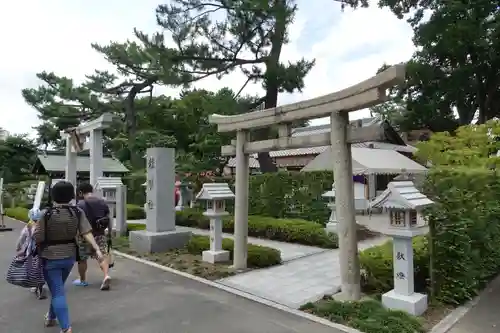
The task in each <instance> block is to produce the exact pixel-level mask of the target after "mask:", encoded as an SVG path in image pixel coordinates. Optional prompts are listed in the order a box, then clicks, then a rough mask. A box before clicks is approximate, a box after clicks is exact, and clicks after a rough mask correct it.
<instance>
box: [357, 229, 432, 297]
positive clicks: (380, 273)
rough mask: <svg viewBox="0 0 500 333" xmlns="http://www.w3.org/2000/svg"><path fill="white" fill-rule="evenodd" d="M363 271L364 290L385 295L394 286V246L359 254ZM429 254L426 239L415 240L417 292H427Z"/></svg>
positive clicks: (389, 245) (379, 247) (414, 262)
mask: <svg viewBox="0 0 500 333" xmlns="http://www.w3.org/2000/svg"><path fill="white" fill-rule="evenodd" d="M359 261H360V266H361V270H362V275H361V281H362V282H361V283H362V288H363V290H364V291H365V292H368V293H377V294H378V293H384V292H386V291H389V290H391V289H392V288H393V286H394V275H393V244H392V241H388V242H386V243H385V244H382V245H378V246H374V247H371V248H369V249H366V250H364V251H362V252H361V253H360V254H359ZM429 262H430V261H429V252H428V248H427V238H426V237H422V236H420V237H416V238H414V239H413V265H414V267H415V290H416V291H417V292H421V291H426V290H425V289H426V286H427V282H428V278H429Z"/></svg>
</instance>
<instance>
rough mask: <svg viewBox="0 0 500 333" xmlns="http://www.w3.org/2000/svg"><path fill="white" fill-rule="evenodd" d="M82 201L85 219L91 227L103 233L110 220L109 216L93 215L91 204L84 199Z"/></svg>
mask: <svg viewBox="0 0 500 333" xmlns="http://www.w3.org/2000/svg"><path fill="white" fill-rule="evenodd" d="M83 202H84V205H85V213H86V215H87V219H88V220H89V222H90V225H91V226H92V229H93V230H94V231H96V232H98V233H104V232H105V231H106V229H108V228H109V225H110V222H111V219H110V218H109V216H103V217H97V216H95V214H94V210H93V209H92V206H91V205H90V204H89V203H88V202H87V201H85V200H84V201H83Z"/></svg>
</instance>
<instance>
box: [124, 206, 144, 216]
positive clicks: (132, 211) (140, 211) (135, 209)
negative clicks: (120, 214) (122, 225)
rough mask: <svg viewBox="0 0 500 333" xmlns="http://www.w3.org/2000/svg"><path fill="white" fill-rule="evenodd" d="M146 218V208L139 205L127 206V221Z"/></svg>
mask: <svg viewBox="0 0 500 333" xmlns="http://www.w3.org/2000/svg"><path fill="white" fill-rule="evenodd" d="M145 218H146V212H145V211H144V208H143V207H141V206H138V205H132V204H128V205H127V220H142V219H145Z"/></svg>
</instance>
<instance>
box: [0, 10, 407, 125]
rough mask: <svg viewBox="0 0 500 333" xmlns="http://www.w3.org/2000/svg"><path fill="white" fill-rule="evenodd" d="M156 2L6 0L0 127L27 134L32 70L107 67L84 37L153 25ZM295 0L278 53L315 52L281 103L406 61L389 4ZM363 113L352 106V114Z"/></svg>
mask: <svg viewBox="0 0 500 333" xmlns="http://www.w3.org/2000/svg"><path fill="white" fill-rule="evenodd" d="M165 1H168V0H165ZM159 3H161V0H142V1H137V2H135V1H130V2H127V1H125V2H124V1H118V0H107V1H98V0H85V1H84V0H71V1H67V0H66V1H63V0H44V1H42V0H24V1H14V2H9V7H8V9H9V10H3V11H1V12H0V29H1V31H2V44H3V45H4V49H3V51H2V52H1V53H0V127H2V128H4V129H7V130H8V131H10V132H11V133H33V131H32V127H33V126H35V125H37V124H38V119H37V113H36V111H35V110H34V109H32V108H31V107H30V106H28V105H27V104H26V103H25V102H24V100H23V98H22V96H21V90H22V89H23V88H28V87H33V88H34V87H37V86H38V85H39V84H40V82H38V81H37V79H36V77H35V74H36V73H37V72H40V71H43V70H45V71H54V72H56V73H57V74H58V75H64V76H68V77H72V78H74V79H76V80H83V78H84V75H85V74H88V73H91V72H92V71H93V70H94V69H110V67H109V65H108V64H107V63H106V61H105V60H104V59H103V58H102V57H101V56H100V55H99V54H98V53H96V52H95V51H93V50H92V49H91V47H90V44H91V43H92V42H97V43H100V44H105V43H107V42H109V41H111V40H114V41H125V40H126V39H130V38H132V37H133V28H134V27H137V28H139V29H140V30H142V31H145V32H150V33H151V32H154V31H157V27H156V20H155V13H154V10H155V8H156V6H157V5H158V4H159ZM298 5H299V12H298V15H297V17H296V20H295V22H294V24H293V26H292V27H291V30H290V33H291V43H290V44H289V45H287V46H286V47H285V48H284V50H283V53H282V60H283V61H287V60H296V59H300V58H301V57H306V58H309V59H311V58H315V59H316V66H315V67H314V68H313V70H312V71H311V72H310V73H309V75H308V76H307V77H306V80H305V83H306V88H305V89H304V91H303V92H302V93H295V94H293V95H283V96H280V99H279V103H280V104H286V103H289V102H294V101H299V100H303V99H308V98H312V97H317V96H320V95H324V94H327V93H331V92H333V91H336V90H339V89H342V88H345V87H347V86H349V85H352V84H355V83H357V82H358V81H360V80H364V79H366V78H368V77H370V76H372V75H373V74H374V73H375V72H376V70H377V69H378V68H379V67H380V66H381V65H382V64H383V63H389V64H392V63H398V62H401V61H406V60H407V59H409V58H410V56H411V54H412V53H413V50H414V48H413V44H412V42H411V36H412V32H411V29H410V28H409V26H408V25H407V23H406V22H405V21H400V20H398V19H396V18H395V17H394V16H393V15H392V14H391V13H390V12H389V11H387V10H381V9H378V8H376V6H372V7H371V8H369V9H358V10H356V11H352V10H345V11H344V12H341V11H340V7H339V5H338V3H336V2H335V1H333V0H314V1H310V0H298ZM243 83H244V78H243V77H242V76H240V75H238V74H233V75H231V76H228V77H226V78H224V79H222V80H221V81H218V80H217V79H215V78H213V79H212V78H209V79H205V80H204V81H203V82H201V83H200V84H198V87H200V88H206V89H218V88H221V87H225V86H228V87H231V88H233V89H235V90H237V89H239V87H240V86H241V85H242V84H243ZM160 92H164V93H168V94H175V93H176V92H175V91H171V90H170V91H167V90H161V91H160ZM245 92H246V93H249V94H253V93H258V92H259V87H258V86H248V87H247V88H246V90H245ZM368 114H369V113H368V112H367V111H358V112H356V113H354V114H353V115H352V118H360V117H363V116H367V115H368ZM318 122H324V120H317V121H315V123H318Z"/></svg>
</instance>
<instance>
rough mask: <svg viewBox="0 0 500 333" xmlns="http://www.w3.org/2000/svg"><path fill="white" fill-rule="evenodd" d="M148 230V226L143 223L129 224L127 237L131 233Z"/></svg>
mask: <svg viewBox="0 0 500 333" xmlns="http://www.w3.org/2000/svg"><path fill="white" fill-rule="evenodd" d="M137 230H146V225H145V224H143V223H127V236H128V234H129V232H131V231H137Z"/></svg>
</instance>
